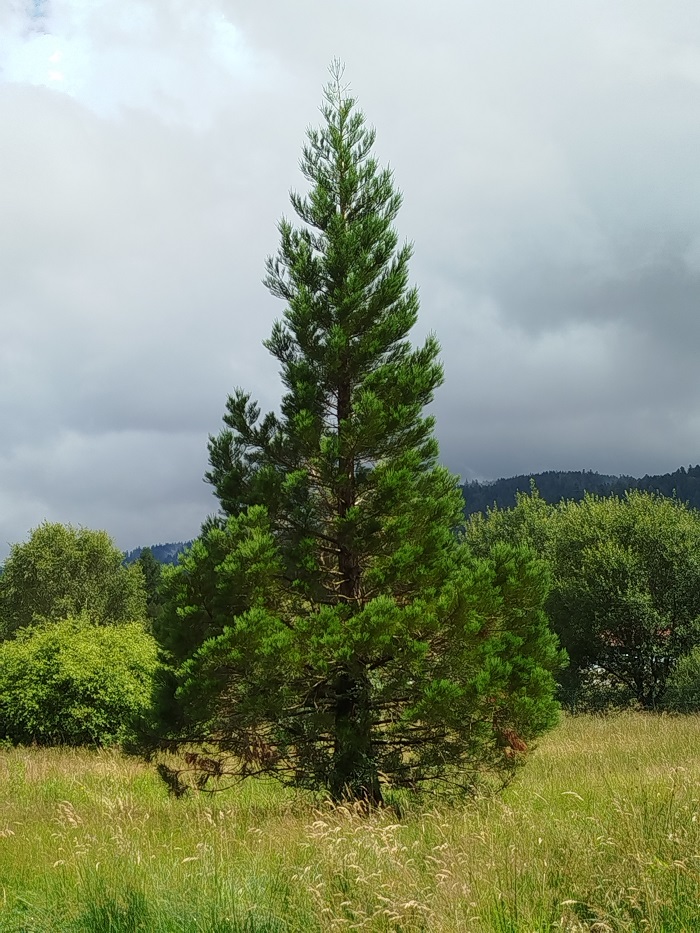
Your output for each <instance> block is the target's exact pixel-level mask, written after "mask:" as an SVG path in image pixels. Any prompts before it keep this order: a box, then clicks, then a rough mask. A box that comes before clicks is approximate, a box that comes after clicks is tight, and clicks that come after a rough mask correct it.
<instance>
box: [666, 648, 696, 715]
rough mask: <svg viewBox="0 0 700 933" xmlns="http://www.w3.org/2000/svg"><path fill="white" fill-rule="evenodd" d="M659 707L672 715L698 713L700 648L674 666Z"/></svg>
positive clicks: (694, 649)
mask: <svg viewBox="0 0 700 933" xmlns="http://www.w3.org/2000/svg"><path fill="white" fill-rule="evenodd" d="M661 707H662V708H663V709H665V710H668V711H669V712H672V713H700V646H698V647H696V648H693V650H692V651H690V652H689V653H688V654H686V655H684V656H683V657H682V658H680V660H679V661H678V664H676V666H675V668H674V669H673V671H672V672H671V676H670V677H669V678H668V682H667V684H666V692H665V693H664V695H663V697H662V700H661Z"/></svg>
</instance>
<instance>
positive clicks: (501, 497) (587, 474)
mask: <svg viewBox="0 0 700 933" xmlns="http://www.w3.org/2000/svg"><path fill="white" fill-rule="evenodd" d="M533 482H534V484H535V486H536V487H537V491H538V492H539V494H540V496H541V497H542V498H543V499H544V500H545V502H549V503H552V504H555V503H557V502H561V501H562V500H565V499H573V500H575V501H580V500H581V499H583V497H584V495H585V494H586V493H590V494H593V495H598V496H618V497H622V496H624V495H625V493H627V492H630V491H631V490H633V489H637V490H639V491H641V492H651V493H656V494H657V495H661V496H668V497H669V498H674V499H679V500H680V501H681V502H685V503H686V504H687V505H689V506H691V507H692V508H694V509H698V508H700V466H689V467H688V468H687V469H686V468H685V467H679V468H678V469H677V470H674V472H673V473H663V474H658V475H652V476H650V475H649V474H647V475H646V476H642V477H634V476H611V475H608V474H605V473H596V472H594V471H593V470H547V471H546V472H544V473H527V474H520V475H519V476H509V477H507V478H502V479H497V480H494V481H493V482H484V483H480V482H478V480H472V481H470V482H467V483H465V484H464V486H463V487H462V491H463V493H464V501H465V514H466V515H473V514H474V513H475V512H484V513H485V512H486V511H487V510H488V509H490V508H493V507H494V506H497V507H498V508H510V507H511V506H514V505H515V503H516V498H517V495H518V493H522V492H525V493H526V492H529V490H530V486H531V484H532V483H533Z"/></svg>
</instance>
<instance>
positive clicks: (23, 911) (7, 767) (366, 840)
mask: <svg viewBox="0 0 700 933" xmlns="http://www.w3.org/2000/svg"><path fill="white" fill-rule="evenodd" d="M699 744H700V718H695V717H687V718H667V717H655V716H644V715H641V714H627V715H622V716H618V717H614V718H607V719H594V718H579V719H567V720H564V721H563V722H562V724H561V725H560V727H559V728H558V729H557V730H556V731H555V732H553V733H552V734H551V735H549V736H548V737H547V738H546V739H544V740H543V741H542V742H541V744H540V747H539V748H538V749H537V750H536V751H535V752H534V753H533V754H532V756H531V760H530V761H529V762H528V764H527V766H526V767H525V769H524V770H523V771H522V772H521V774H520V775H519V776H518V777H517V779H516V780H515V782H514V783H513V784H512V785H511V786H510V787H509V788H508V789H507V790H506V792H505V793H504V794H503V795H502V796H501V797H498V798H493V799H490V800H478V801H472V802H470V803H469V804H466V805H463V806H460V807H452V808H447V807H440V806H438V807H435V808H434V809H418V808H414V809H411V808H410V807H409V808H408V809H407V811H405V812H404V814H403V816H402V818H401V819H400V820H399V819H397V817H396V815H395V813H394V812H392V811H391V810H389V811H386V812H383V813H374V814H372V815H370V816H369V817H367V816H363V815H361V814H359V813H357V812H355V811H354V810H353V809H352V808H349V807H348V808H344V807H330V806H324V805H319V804H318V803H316V804H314V802H312V801H310V800H309V799H308V798H302V797H298V796H295V795H292V794H290V793H288V792H285V791H282V790H281V789H280V788H278V787H277V786H276V785H274V784H269V783H264V782H259V781H258V782H254V783H249V784H244V785H242V786H241V787H239V788H237V789H236V790H235V791H231V792H228V793H226V794H221V795H218V796H214V797H198V798H191V799H186V800H174V799H172V798H169V797H168V796H167V794H166V792H165V790H164V788H163V787H162V785H161V784H160V783H159V781H158V779H157V778H156V777H155V775H154V774H153V773H152V772H151V770H150V769H149V768H148V767H146V766H145V765H143V764H141V763H139V762H136V761H134V760H130V759H124V758H122V757H120V756H119V755H118V754H116V753H110V752H101V753H88V752H83V751H67V750H63V751H61V750H43V751H42V750H37V749H15V750H9V751H3V752H0V931H8V933H9V931H13V933H19V931H23V933H34V931H36V933H47V931H52V933H54V931H64V930H65V931H76V933H78V931H86V933H87V931H92V933H95V931H134V933H135V931H140V930H143V931H149V933H150V931H153V933H158V931H187V933H189V931H206V933H223V931H247V933H262V931H267V933H272V931H275V933H276V931H279V933H281V931H299V933H302V931H303V933H306V931H309V933H314V931H327V930H371V931H403V933H414V931H437V933H458V931H465V930H466V931H469V930H473V931H501V933H505V931H513V933H516V931H517V933H521V931H522V933H530V931H545V930H565V931H571V933H573V931H584V930H596V931H599V933H602V931H618V930H619V931H662V933H665V931H696V930H700V908H699V906H698V905H699V904H700V816H699V813H700V804H699V799H700V758H699V757H698V753H697V752H698V747H699Z"/></svg>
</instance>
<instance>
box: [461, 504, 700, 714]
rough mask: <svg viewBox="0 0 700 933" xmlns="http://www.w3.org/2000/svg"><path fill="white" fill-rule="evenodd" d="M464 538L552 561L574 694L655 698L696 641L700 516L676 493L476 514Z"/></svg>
mask: <svg viewBox="0 0 700 933" xmlns="http://www.w3.org/2000/svg"><path fill="white" fill-rule="evenodd" d="M467 539H468V540H469V541H470V542H471V544H472V546H473V547H474V548H475V549H476V550H477V551H480V552H482V553H488V550H489V548H490V547H491V546H492V545H493V543H494V542H497V541H511V542H512V541H518V542H521V543H527V544H530V545H531V546H532V547H534V548H535V550H536V551H537V552H538V553H539V554H540V556H542V557H543V558H545V559H546V560H547V561H548V562H549V564H550V567H551V570H552V575H553V586H552V590H551V593H550V596H549V599H548V601H547V612H548V614H549V616H550V619H551V621H552V624H553V626H554V629H555V630H556V632H557V633H558V634H559V636H560V639H561V642H562V645H563V646H564V647H565V648H566V650H567V652H568V654H569V657H570V659H571V665H570V668H569V670H568V671H567V672H565V673H564V675H563V677H562V684H563V686H564V687H565V692H566V695H567V697H568V699H569V701H570V702H571V703H572V704H577V705H578V704H580V702H581V700H582V699H584V698H585V699H586V701H587V702H595V697H596V696H597V697H599V698H600V697H602V696H606V697H608V698H609V699H612V698H617V699H618V700H623V701H624V699H625V698H626V697H627V698H633V699H634V700H635V701H636V702H638V703H639V704H641V705H642V706H643V707H645V708H653V707H655V706H656V705H657V703H658V702H659V700H660V699H661V697H662V696H663V694H664V692H665V690H666V684H667V681H668V678H669V675H670V674H671V672H672V670H673V668H674V666H675V664H676V662H677V661H678V659H679V658H681V657H682V656H683V655H684V654H686V653H687V652H688V651H690V649H691V648H693V647H694V646H695V645H697V644H698V643H699V642H700V516H699V515H698V513H697V512H695V511H694V510H691V509H689V508H688V507H687V506H685V505H683V504H682V503H681V502H679V501H678V500H674V499H666V498H663V497H661V496H656V495H652V494H649V493H643V492H637V491H632V492H630V493H628V494H627V495H626V496H625V497H624V498H622V499H621V498H618V497H617V496H611V497H608V498H601V497H597V496H590V495H586V496H585V497H584V499H583V500H582V501H581V502H573V501H569V502H562V503H560V504H559V505H557V506H550V505H547V504H546V503H545V502H544V501H543V500H542V499H541V498H540V497H539V496H538V495H537V494H536V493H535V494H533V495H531V496H525V495H522V494H521V495H520V496H519V498H518V504H517V506H516V507H515V508H514V509H508V510H503V509H494V510H492V511H491V512H489V514H488V516H487V517H486V518H484V517H483V516H480V515H479V516H474V517H473V518H472V520H471V521H470V523H469V525H468V528H467Z"/></svg>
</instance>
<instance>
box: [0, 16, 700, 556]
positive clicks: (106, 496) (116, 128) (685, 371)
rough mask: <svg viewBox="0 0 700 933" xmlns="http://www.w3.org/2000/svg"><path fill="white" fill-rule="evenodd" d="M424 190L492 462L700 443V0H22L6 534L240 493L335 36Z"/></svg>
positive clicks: (455, 418)
mask: <svg viewBox="0 0 700 933" xmlns="http://www.w3.org/2000/svg"><path fill="white" fill-rule="evenodd" d="M336 56H337V57H340V58H342V59H343V60H344V61H345V62H346V65H347V70H346V77H347V79H348V80H349V81H350V82H351V84H352V89H353V92H354V93H355V95H356V96H357V98H358V101H359V104H360V106H361V107H362V109H363V110H364V111H365V113H366V115H367V118H368V120H369V121H370V122H371V123H372V124H374V125H375V126H376V128H377V133H378V139H377V151H378V155H379V157H380V159H381V160H382V161H383V162H388V163H389V164H390V165H391V166H392V168H393V170H394V173H395V179H396V183H397V185H398V186H399V187H400V189H401V190H402V191H403V193H404V207H403V209H402V211H401V214H400V215H399V218H398V223H397V226H398V229H399V233H400V235H401V237H402V238H405V239H408V240H411V241H413V243H414V244H415V254H414V259H413V261H412V265H411V273H412V279H413V281H414V283H415V284H417V285H418V287H419V289H420V295H421V309H422V310H421V319H420V324H419V326H418V327H417V329H416V334H415V338H416V340H420V339H421V338H422V337H423V336H424V335H425V333H426V332H427V331H429V330H433V331H435V332H436V333H437V335H438V337H439V339H440V341H441V343H442V347H443V360H444V364H445V370H446V379H445V384H444V386H443V387H442V388H441V389H440V391H439V393H438V396H437V399H436V402H435V406H434V407H435V413H436V415H437V419H438V436H439V439H440V444H441V452H442V459H443V461H444V463H445V464H446V465H447V466H449V467H450V468H451V469H452V470H454V471H455V472H457V473H459V474H460V475H461V476H462V477H464V478H474V477H476V478H497V477H499V476H508V475H512V474H514V473H521V472H537V471H540V470H545V469H593V470H598V471H600V472H606V473H630V474H634V475H643V474H644V473H654V472H666V471H670V470H673V469H675V468H677V467H678V466H680V465H681V464H683V465H688V464H689V463H696V462H697V461H698V460H700V453H699V450H698V448H699V439H700V368H699V366H698V362H699V354H698V349H699V348H700V302H699V299H700V5H698V3H697V0H692V2H691V0H688V2H685V0H675V2H674V3H673V4H668V3H663V2H661V0H656V2H653V3H652V2H648V0H627V2H624V0H617V2H615V3H610V2H609V0H567V2H566V3H552V2H551V0H528V2H527V3H523V2H522V0H511V2H505V0H489V2H484V0H466V2H465V0H432V2H431V3H430V4H424V3H418V2H414V3H407V2H406V0H352V2H350V0H332V2H328V0H326V2H321V0H315V2H311V0H294V2H290V0H265V2H261V3H251V2H249V0H248V2H243V0H197V2H196V3H192V2H189V0H141V2H136V0H0V276H1V288H0V309H1V310H0V323H1V331H0V333H1V335H2V336H1V339H0V424H1V425H2V435H1V436H2V444H1V446H0V559H1V558H2V556H3V555H4V554H5V553H6V551H7V547H8V545H9V544H11V543H13V542H15V541H19V540H22V539H24V538H25V537H26V535H27V532H28V530H29V529H30V528H32V527H35V526H36V525H37V524H39V523H40V522H42V521H43V520H44V519H48V520H51V521H62V522H71V523H73V524H82V525H86V526H89V527H94V528H105V529H107V530H108V531H109V532H110V533H111V534H112V535H113V536H114V538H115V540H116V542H117V543H118V545H119V546H120V547H122V548H124V549H129V548H133V547H135V546H137V545H140V544H147V543H157V542H159V541H169V540H181V539H185V538H190V537H193V536H194V535H196V534H197V532H198V530H199V526H200V523H201V521H202V519H203V518H204V517H205V516H206V515H207V513H209V512H211V511H213V510H214V509H215V507H216V500H215V499H214V498H213V497H212V495H211V490H210V487H208V486H207V485H205V484H204V483H203V481H202V475H203V473H204V471H205V469H206V468H207V451H206V441H207V436H208V434H209V433H216V432H217V431H218V430H219V427H220V425H221V416H222V414H223V411H224V405H225V401H226V397H227V395H228V393H229V392H230V391H231V390H232V389H233V388H234V386H236V385H241V386H243V387H245V388H246V389H249V390H250V391H251V392H252V393H253V395H254V396H256V397H257V398H258V399H259V400H260V402H261V404H262V406H263V408H271V407H275V406H276V405H277V403H278V400H279V396H280V383H279V380H278V377H277V366H276V363H275V361H274V360H273V359H272V358H271V357H270V356H269V355H268V353H267V351H265V350H264V349H263V347H262V346H261V341H262V340H263V339H264V338H265V337H266V336H267V335H268V334H269V331H270V327H271V324H272V321H273V320H274V318H275V317H277V316H279V315H280V314H281V313H282V311H283V306H282V305H281V304H280V303H279V302H278V301H276V300H275V299H273V298H271V297H270V296H269V295H268V294H267V292H266V291H265V289H264V287H263V286H262V285H261V278H262V275H263V273H264V260H265V257H266V256H267V255H268V254H269V253H271V252H274V251H275V249H276V246H277V232H276V223H277V221H278V219H279V217H280V215H281V214H282V213H286V214H289V212H290V208H289V205H288V192H289V190H290V188H296V187H301V186H302V185H303V179H302V178H301V176H300V173H299V170H298V159H299V154H300V148H301V145H302V143H303V137H304V130H305V128H306V127H307V126H308V125H310V124H316V123H318V120H319V114H318V106H319V103H320V100H321V91H322V87H323V84H324V83H325V82H326V79H327V66H328V64H329V62H330V61H331V59H333V58H334V57H336Z"/></svg>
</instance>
